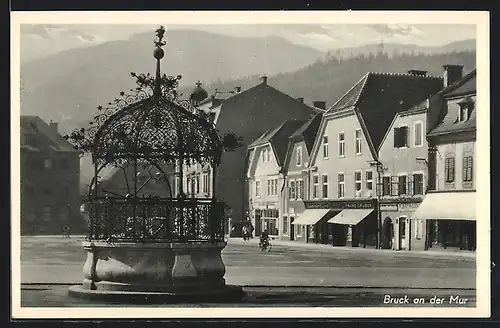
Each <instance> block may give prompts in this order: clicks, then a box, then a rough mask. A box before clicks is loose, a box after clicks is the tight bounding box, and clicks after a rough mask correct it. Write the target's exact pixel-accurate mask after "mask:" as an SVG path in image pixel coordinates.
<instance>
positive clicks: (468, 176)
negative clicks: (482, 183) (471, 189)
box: [463, 156, 472, 181]
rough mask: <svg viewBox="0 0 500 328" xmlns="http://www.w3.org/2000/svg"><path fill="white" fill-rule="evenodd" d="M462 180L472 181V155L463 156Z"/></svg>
mask: <svg viewBox="0 0 500 328" xmlns="http://www.w3.org/2000/svg"><path fill="white" fill-rule="evenodd" d="M463 167H464V172H463V181H472V156H466V157H464V164H463Z"/></svg>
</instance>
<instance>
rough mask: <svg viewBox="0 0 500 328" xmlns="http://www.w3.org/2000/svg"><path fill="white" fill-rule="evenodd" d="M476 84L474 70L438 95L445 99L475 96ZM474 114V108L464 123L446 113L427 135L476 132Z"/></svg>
mask: <svg viewBox="0 0 500 328" xmlns="http://www.w3.org/2000/svg"><path fill="white" fill-rule="evenodd" d="M476 83H477V81H476V70H473V71H471V72H470V73H469V74H467V75H466V76H464V77H463V78H462V79H460V80H458V81H457V82H455V83H453V84H452V85H450V86H449V87H447V88H445V89H443V91H442V92H440V93H441V94H442V96H444V97H445V98H455V97H459V96H465V95H470V94H475V93H476ZM444 106H446V103H445V104H444ZM476 112H477V108H474V109H473V111H472V113H471V114H470V117H469V119H468V120H467V121H465V122H458V120H457V118H458V115H454V114H452V113H447V115H445V116H444V117H443V119H442V120H441V122H440V123H439V124H438V125H437V126H436V127H435V128H434V129H432V130H431V131H429V133H428V134H427V135H428V136H431V137H432V136H437V135H443V134H449V133H457V132H468V131H476V124H477V122H476V121H477V119H476ZM457 114H458V113H457Z"/></svg>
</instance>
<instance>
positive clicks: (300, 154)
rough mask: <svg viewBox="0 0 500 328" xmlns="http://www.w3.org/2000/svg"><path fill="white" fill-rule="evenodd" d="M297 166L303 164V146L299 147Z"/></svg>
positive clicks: (296, 155)
mask: <svg viewBox="0 0 500 328" xmlns="http://www.w3.org/2000/svg"><path fill="white" fill-rule="evenodd" d="M295 157H296V160H297V166H302V147H297V150H296V154H295Z"/></svg>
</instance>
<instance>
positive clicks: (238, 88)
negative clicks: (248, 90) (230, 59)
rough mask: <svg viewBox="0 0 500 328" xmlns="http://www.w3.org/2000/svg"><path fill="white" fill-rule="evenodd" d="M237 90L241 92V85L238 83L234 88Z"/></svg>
mask: <svg viewBox="0 0 500 328" xmlns="http://www.w3.org/2000/svg"><path fill="white" fill-rule="evenodd" d="M234 89H235V90H236V93H240V92H241V87H240V86H239V85H238V86H237V87H235V88H234Z"/></svg>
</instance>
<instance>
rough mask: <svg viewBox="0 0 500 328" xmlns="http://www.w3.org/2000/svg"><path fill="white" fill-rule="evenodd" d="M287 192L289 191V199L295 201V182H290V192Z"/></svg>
mask: <svg viewBox="0 0 500 328" xmlns="http://www.w3.org/2000/svg"><path fill="white" fill-rule="evenodd" d="M289 191H290V199H296V198H297V195H296V189H295V181H294V180H291V181H290V190H289Z"/></svg>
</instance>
